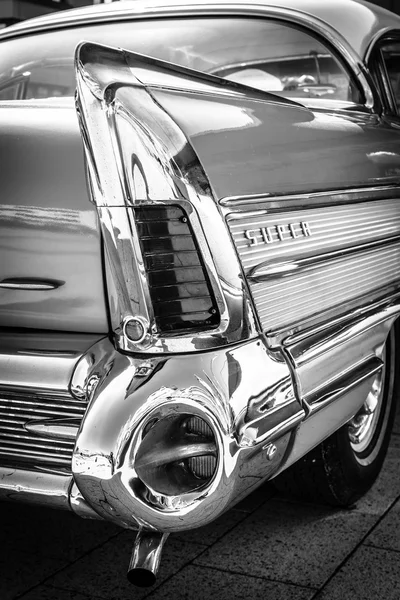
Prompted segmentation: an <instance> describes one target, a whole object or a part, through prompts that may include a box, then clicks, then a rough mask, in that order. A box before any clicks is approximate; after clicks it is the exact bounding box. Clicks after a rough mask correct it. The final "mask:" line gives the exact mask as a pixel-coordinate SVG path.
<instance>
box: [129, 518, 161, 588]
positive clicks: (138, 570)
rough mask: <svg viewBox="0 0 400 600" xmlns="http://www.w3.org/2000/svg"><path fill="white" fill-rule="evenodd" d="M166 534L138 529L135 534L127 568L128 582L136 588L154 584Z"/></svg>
mask: <svg viewBox="0 0 400 600" xmlns="http://www.w3.org/2000/svg"><path fill="white" fill-rule="evenodd" d="M168 535H169V534H168V533H162V532H161V531H150V530H147V529H140V530H139V531H138V533H137V536H136V539H135V544H134V546H133V550H132V556H131V560H130V563H129V567H128V573H127V577H128V580H129V581H130V582H131V583H133V585H137V586H138V587H150V586H152V585H154V584H155V582H156V577H157V572H158V568H159V566H160V559H161V553H162V549H163V546H164V544H165V542H166V540H167V537H168Z"/></svg>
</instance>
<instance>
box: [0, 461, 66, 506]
mask: <svg viewBox="0 0 400 600" xmlns="http://www.w3.org/2000/svg"><path fill="white" fill-rule="evenodd" d="M71 485H72V476H71V475H57V474H55V473H43V472H42V473H41V472H38V471H25V470H23V469H15V468H11V467H0V499H1V500H11V501H13V502H14V501H20V502H30V503H32V504H40V505H42V506H49V507H50V508H63V509H67V510H68V509H69V501H68V498H69V490H70V487H71Z"/></svg>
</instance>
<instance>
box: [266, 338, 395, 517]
mask: <svg viewBox="0 0 400 600" xmlns="http://www.w3.org/2000/svg"><path fill="white" fill-rule="evenodd" d="M396 329H397V327H396V328H395V327H393V328H392V330H391V332H390V334H389V336H388V339H387V341H386V344H385V346H384V348H383V351H382V361H383V363H384V367H383V369H382V370H381V371H380V372H379V373H378V374H377V375H376V377H375V380H374V382H373V384H372V387H371V391H370V393H369V394H368V396H367V398H366V399H365V402H364V404H363V406H362V407H361V409H360V410H359V411H358V413H357V414H356V415H355V416H354V417H353V418H352V419H351V420H350V421H349V422H348V423H346V425H344V426H343V427H341V428H340V429H338V431H336V432H335V433H333V434H332V435H331V436H330V437H329V438H327V439H326V440H324V441H323V442H322V443H321V444H319V445H318V446H317V447H316V448H314V449H313V450H312V451H311V452H309V453H308V454H307V455H306V456H304V457H303V458H302V459H300V460H299V461H298V462H297V463H295V464H294V465H292V466H291V467H289V469H287V470H286V471H284V472H283V473H282V474H281V475H280V476H279V477H277V478H276V479H275V480H274V483H275V486H276V487H277V488H278V489H279V490H280V491H283V492H285V493H289V494H291V495H294V496H296V497H297V498H300V499H302V500H307V501H312V502H323V503H325V504H330V505H334V506H349V505H351V504H353V503H354V502H355V501H356V500H358V499H359V498H360V497H361V496H362V495H363V494H364V493H365V492H366V491H367V490H369V488H370V487H371V486H372V484H373V483H374V481H375V479H376V478H377V476H378V474H379V472H380V470H381V467H382V463H383V461H384V458H385V455H386V451H387V447H388V444H389V439H390V434H391V431H392V427H393V420H394V416H395V411H396V401H395V400H396V396H397V387H398V381H397V380H398V378H397V377H396V362H397V359H396V342H397V340H396V333H395V330H396Z"/></svg>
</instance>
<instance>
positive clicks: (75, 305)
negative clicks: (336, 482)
mask: <svg viewBox="0 0 400 600" xmlns="http://www.w3.org/2000/svg"><path fill="white" fill-rule="evenodd" d="M0 130H1V135H0V156H1V169H0V189H1V205H0V240H1V241H0V247H1V257H2V258H1V261H0V282H2V281H4V280H8V281H10V280H14V281H15V280H17V285H18V282H19V281H21V280H35V281H37V282H40V281H50V282H54V284H55V287H54V289H48V290H28V291H27V290H26V289H15V288H14V289H10V288H4V289H3V288H2V289H0V326H3V327H4V326H5V327H32V328H36V329H53V330H60V331H79V332H99V333H101V332H107V330H108V323H107V313H106V306H105V299H104V285H103V274H102V259H101V241H100V234H99V226H98V220H97V214H96V210H95V208H94V206H93V205H92V204H91V203H90V202H89V196H88V191H87V185H86V181H85V167H84V159H83V150H82V142H81V139H80V135H79V129H78V121H77V117H76V113H75V110H74V106H73V100H72V98H71V100H70V101H58V102H57V103H56V102H54V103H49V102H48V101H42V102H40V101H35V103H30V102H29V101H24V102H16V103H10V104H5V103H3V104H2V106H1V109H0Z"/></svg>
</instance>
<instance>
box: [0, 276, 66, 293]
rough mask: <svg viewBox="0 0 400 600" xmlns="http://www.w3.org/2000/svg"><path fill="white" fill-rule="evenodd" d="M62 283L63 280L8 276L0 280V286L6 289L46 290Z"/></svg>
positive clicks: (53, 288)
mask: <svg viewBox="0 0 400 600" xmlns="http://www.w3.org/2000/svg"><path fill="white" fill-rule="evenodd" d="M61 285H64V282H63V281H55V280H51V281H50V280H44V279H43V280H42V279H18V278H10V279H3V280H2V281H0V288H2V289H8V290H27V291H35V292H37V291H46V290H55V289H56V288H58V287H60V286H61Z"/></svg>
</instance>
